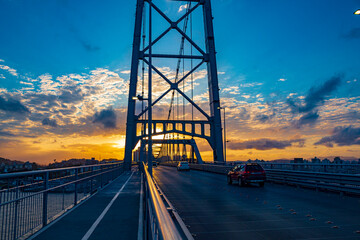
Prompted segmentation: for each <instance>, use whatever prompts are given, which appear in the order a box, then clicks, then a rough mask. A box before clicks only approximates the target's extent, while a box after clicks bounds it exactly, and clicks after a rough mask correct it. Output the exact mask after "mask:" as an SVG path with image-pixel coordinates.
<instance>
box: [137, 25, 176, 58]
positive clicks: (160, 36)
mask: <svg viewBox="0 0 360 240" xmlns="http://www.w3.org/2000/svg"><path fill="white" fill-rule="evenodd" d="M171 29H172V27H169V28H167V29H166V30H165V31H164V32H163V33H162V34H160V35H159V36H158V37H157V38H156V39H155V40H154V41H153V42H152V43H151V46H153V45H154V44H155V43H157V42H158V41H159V40H160V39H161V38H163V37H164V36H165V35H166V34H167V33H168V32H169V31H170V30H171ZM149 48H150V45H149V46H147V47H146V48H144V50H143V52H144V53H145V52H146V51H147V50H149Z"/></svg>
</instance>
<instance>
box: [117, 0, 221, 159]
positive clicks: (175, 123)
mask: <svg viewBox="0 0 360 240" xmlns="http://www.w3.org/2000/svg"><path fill="white" fill-rule="evenodd" d="M177 1H184V2H191V3H193V7H190V8H189V9H188V10H187V11H186V13H185V14H184V15H183V16H182V17H180V18H179V19H178V20H177V21H172V20H170V18H169V17H168V16H167V15H166V14H165V13H164V12H163V11H161V10H160V9H159V8H158V7H157V6H156V5H155V4H154V3H153V2H152V0H137V5H136V20H135V30H134V39H133V51H132V62H131V73H130V90H129V100H128V111H127V123H126V143H125V158H124V161H125V165H126V166H130V163H131V160H132V151H133V149H134V148H135V146H136V144H137V143H138V142H139V141H140V140H144V139H147V141H146V143H147V144H148V145H149V148H148V154H149V156H152V144H153V140H152V136H154V135H164V134H169V133H178V134H182V135H187V136H191V137H199V138H203V139H206V140H207V141H208V142H209V144H210V146H211V148H212V150H213V156H214V161H215V162H223V161H224V156H223V145H222V128H221V115H220V99H219V87H218V75H217V65H216V57H215V54H216V52H215V42H214V31H213V23H212V19H213V17H212V13H211V3H210V0H177ZM145 4H148V6H149V16H148V19H149V23H148V24H149V25H148V28H149V29H148V34H149V36H148V38H149V43H148V45H147V46H143V48H142V49H141V37H143V38H144V36H143V35H142V30H143V28H144V27H145V26H142V21H143V18H144V6H145ZM190 6H191V5H190ZM197 8H202V12H203V19H204V28H205V29H204V33H205V34H204V35H205V47H206V49H204V50H203V49H202V48H200V47H199V46H198V45H197V44H196V43H195V42H194V41H193V40H192V38H191V37H189V36H188V35H187V34H186V32H184V31H183V30H181V29H180V28H179V26H178V25H179V23H180V22H182V21H183V20H184V19H185V18H188V16H189V15H190V14H192V13H193V12H194V10H195V9H197ZM152 10H155V11H156V12H157V13H158V14H160V16H162V18H163V19H165V20H166V21H167V22H168V24H169V27H168V28H167V29H166V30H165V31H164V32H162V33H161V34H160V35H159V36H158V37H157V38H155V39H154V40H152V38H151V37H152V36H151V35H152V12H151V11H152ZM171 30H175V31H177V32H178V33H180V35H181V36H182V38H183V39H186V40H187V41H188V42H189V43H190V44H191V46H192V47H193V48H195V49H196V50H197V52H198V54H197V55H192V54H191V55H185V54H158V53H153V52H152V46H153V45H154V44H156V43H157V42H158V41H159V40H160V39H162V38H163V37H164V36H165V35H166V34H167V33H169V32H170V31H171ZM153 58H165V59H200V63H199V64H197V65H196V66H195V67H193V68H192V69H191V70H190V71H188V72H187V73H186V74H184V76H183V77H182V78H181V79H180V80H178V81H175V82H172V81H171V80H170V79H168V78H167V77H166V76H165V74H163V73H162V72H161V71H160V70H159V69H158V68H157V67H156V66H154V65H153V64H152V59H153ZM140 61H142V62H143V63H145V64H146V65H147V66H148V69H149V71H148V99H142V100H147V101H148V105H147V107H146V108H143V109H142V111H141V112H140V113H139V114H136V113H135V107H136V99H135V97H136V90H137V85H138V74H139V63H140ZM198 61H199V60H198ZM203 64H206V65H207V73H208V74H207V76H208V91H209V104H210V115H209V114H207V113H206V112H205V111H204V110H203V109H202V108H201V107H200V106H199V105H198V104H196V103H195V102H194V101H193V99H191V98H190V97H188V96H187V95H186V94H185V93H184V92H183V91H182V90H181V89H180V87H179V84H180V83H182V82H183V81H185V79H186V78H189V76H191V75H192V74H193V73H194V72H195V71H196V70H197V69H199V67H200V66H201V65H203ZM154 72H155V73H157V74H158V75H159V76H160V77H161V78H162V79H163V80H164V81H165V82H166V83H167V84H168V86H169V88H168V89H167V90H166V91H165V92H164V93H162V94H161V96H160V97H158V98H157V99H155V101H152V74H153V73H154ZM174 91H175V92H177V93H178V94H179V95H180V96H182V97H183V98H184V99H186V100H187V101H188V102H189V103H190V104H191V105H192V106H193V107H194V108H195V109H197V110H198V111H199V112H200V113H201V114H202V115H203V116H204V117H205V119H206V120H203V121H199V120H153V119H152V107H153V106H154V105H155V104H157V103H158V102H159V101H160V100H161V99H163V98H164V97H165V96H166V95H167V94H168V93H170V92H174ZM146 114H147V119H144V115H146ZM139 124H140V125H141V127H142V129H143V131H142V132H141V133H140V135H137V134H136V130H137V127H138V125H139ZM157 125H158V126H159V125H161V127H162V128H161V129H162V130H161V131H158V132H157V130H156V129H157V128H156V127H157ZM188 125H190V126H191V127H190V129H191V130H186V126H188ZM197 125H199V126H200V128H201V131H200V132H199V133H198V132H196V131H195V128H196V126H197ZM207 125H208V126H210V134H209V135H206V134H205V130H204V129H205V126H207ZM149 126H151V127H150V129H152V131H148V130H147V131H145V129H148V128H149Z"/></svg>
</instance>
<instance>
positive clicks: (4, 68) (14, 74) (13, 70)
mask: <svg viewBox="0 0 360 240" xmlns="http://www.w3.org/2000/svg"><path fill="white" fill-rule="evenodd" d="M0 69H2V70H5V71H8V72H9V73H10V74H11V75H13V76H15V77H17V76H19V74H18V73H17V71H16V70H15V69H13V68H11V67H9V66H5V65H0Z"/></svg>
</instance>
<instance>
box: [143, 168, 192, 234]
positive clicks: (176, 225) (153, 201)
mask: <svg viewBox="0 0 360 240" xmlns="http://www.w3.org/2000/svg"><path fill="white" fill-rule="evenodd" d="M141 168H142V172H143V179H144V181H143V184H144V193H145V196H144V206H145V223H144V227H145V231H144V239H151V240H157V239H161V240H163V239H164V240H165V239H166V240H168V239H169V240H181V239H189V240H193V237H192V235H191V234H190V232H189V230H188V229H187V228H186V226H185V224H184V223H183V221H182V220H181V218H180V217H179V215H178V214H177V212H176V210H175V209H174V208H173V206H172V205H171V203H170V202H169V201H168V199H167V198H166V196H165V195H164V193H163V192H162V191H161V190H160V188H159V186H158V185H157V184H156V182H155V181H154V180H153V178H152V177H151V176H150V174H149V172H148V170H147V166H146V165H145V164H144V163H142V165H141Z"/></svg>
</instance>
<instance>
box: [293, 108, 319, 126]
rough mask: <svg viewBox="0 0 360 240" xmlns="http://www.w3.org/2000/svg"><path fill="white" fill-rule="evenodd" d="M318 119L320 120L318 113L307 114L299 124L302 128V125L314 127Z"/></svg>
mask: <svg viewBox="0 0 360 240" xmlns="http://www.w3.org/2000/svg"><path fill="white" fill-rule="evenodd" d="M318 118H319V114H318V113H317V111H315V112H309V113H305V114H304V115H303V116H301V117H300V119H299V121H298V122H297V123H298V124H299V125H300V126H301V125H313V124H314V123H315V122H316V120H317V119H318Z"/></svg>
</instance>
